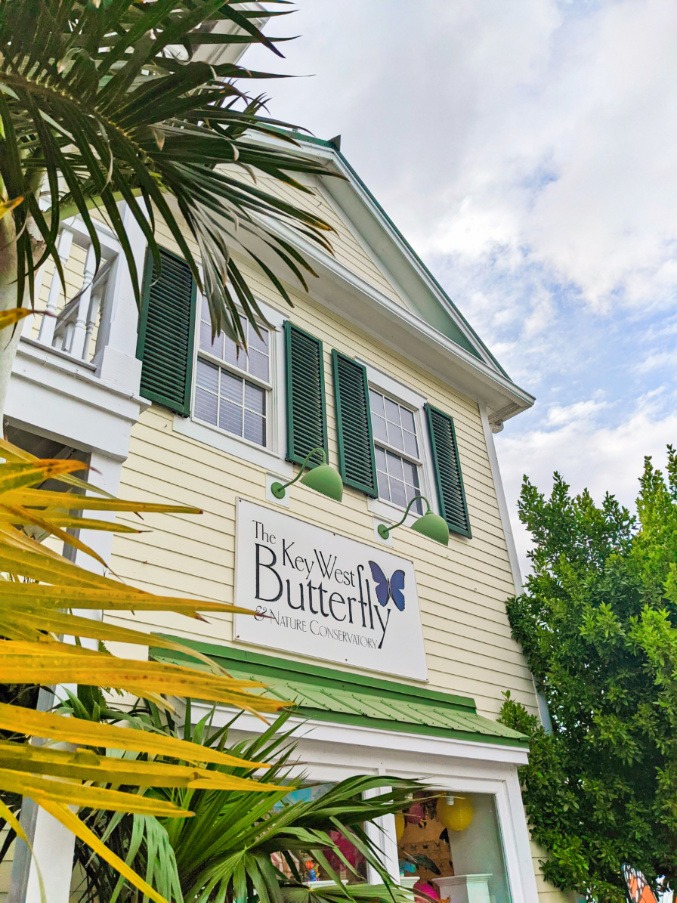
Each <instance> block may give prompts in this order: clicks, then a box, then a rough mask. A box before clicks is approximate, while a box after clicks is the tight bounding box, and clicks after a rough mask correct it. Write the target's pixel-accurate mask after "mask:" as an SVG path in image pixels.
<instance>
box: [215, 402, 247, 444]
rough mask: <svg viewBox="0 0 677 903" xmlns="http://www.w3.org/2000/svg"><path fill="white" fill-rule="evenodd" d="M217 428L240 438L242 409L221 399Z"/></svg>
mask: <svg viewBox="0 0 677 903" xmlns="http://www.w3.org/2000/svg"><path fill="white" fill-rule="evenodd" d="M219 426H220V427H221V429H222V430H227V431H228V432H229V433H233V434H234V435H235V436H241V435H242V408H241V407H239V406H238V405H235V404H231V402H229V401H225V400H224V399H223V398H222V399H221V404H220V405H219Z"/></svg>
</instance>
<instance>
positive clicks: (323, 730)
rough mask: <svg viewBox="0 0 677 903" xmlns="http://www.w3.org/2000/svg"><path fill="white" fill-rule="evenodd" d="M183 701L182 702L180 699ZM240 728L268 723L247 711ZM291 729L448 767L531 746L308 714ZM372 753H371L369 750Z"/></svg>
mask: <svg viewBox="0 0 677 903" xmlns="http://www.w3.org/2000/svg"><path fill="white" fill-rule="evenodd" d="M177 705H180V702H178V703H177ZM211 711H212V708H211V707H210V706H208V705H206V704H205V703H196V702H194V703H193V705H192V707H191V714H192V718H193V719H194V720H197V719H199V718H202V717H203V716H204V715H206V714H207V713H208V712H211ZM232 714H233V713H232V711H229V710H228V709H225V708H221V707H219V708H217V709H216V712H215V714H214V722H213V724H214V727H221V726H222V724H226V723H227V722H229V721H230V720H231V719H232ZM235 727H236V729H237V730H239V731H243V732H245V733H247V734H259V733H261V731H263V730H265V727H266V725H265V724H262V723H261V720H260V718H257V717H256V716H254V715H248V714H246V713H243V714H241V715H240V716H239V717H238V719H237V723H236V725H235ZM288 727H289V729H292V727H293V728H294V729H295V730H296V731H298V734H297V736H298V737H299V738H301V739H302V740H303V742H304V743H306V744H308V743H318V744H321V745H322V746H325V747H327V746H332V747H334V748H340V747H342V746H343V747H353V748H355V749H362V750H374V749H378V750H379V751H380V752H381V753H392V754H394V755H396V756H397V757H398V758H402V757H405V758H406V757H407V756H409V755H411V756H414V757H417V756H430V757H431V758H433V759H434V758H437V759H439V761H440V762H444V763H446V764H445V768H447V767H449V766H452V765H453V764H454V763H455V764H456V766H457V765H458V764H459V763H460V762H463V761H466V762H471V761H472V762H475V763H478V762H484V763H487V764H491V765H493V766H509V767H514V766H516V765H526V764H527V761H528V750H526V749H524V748H523V747H521V746H504V745H502V744H498V743H476V742H472V743H471V742H468V741H466V740H455V739H453V738H450V737H431V736H426V735H423V734H408V733H405V732H403V731H388V730H383V729H382V728H369V727H362V726H359V725H353V724H341V723H338V722H331V721H317V720H313V719H307V718H295V717H292V718H290V719H289V723H288ZM367 755H371V753H367Z"/></svg>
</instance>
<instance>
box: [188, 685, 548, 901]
mask: <svg viewBox="0 0 677 903" xmlns="http://www.w3.org/2000/svg"><path fill="white" fill-rule="evenodd" d="M208 710H209V707H208V706H206V705H204V704H195V703H194V704H193V706H192V716H193V718H194V719H195V720H197V719H199V718H200V717H202V716H203V715H204V714H206V712H207V711H208ZM229 718H230V715H229V714H228V713H227V712H226V711H225V710H218V711H217V713H216V716H215V719H214V726H215V727H217V726H220V725H221V724H224V723H225V722H226V720H228V719H229ZM292 725H294V726H296V728H297V737H298V744H297V757H298V758H297V764H296V765H295V768H294V771H293V773H294V772H295V773H296V774H297V775H301V774H303V775H304V776H305V777H306V778H307V779H308V780H311V781H321V782H325V781H338V780H341V779H343V778H346V777H351V776H353V775H358V774H383V775H396V776H398V777H403V778H413V779H416V780H421V781H423V782H424V783H425V784H426V785H427V786H429V787H432V788H433V789H435V790H440V791H443V792H444V791H449V792H455V793H463V792H465V793H478V794H487V795H491V796H493V797H494V798H495V802H496V811H497V815H498V822H499V831H500V835H501V839H502V841H503V855H504V859H505V866H506V871H507V875H508V883H509V886H510V892H511V894H512V899H513V901H514V903H538V893H537V889H536V880H535V877H534V872H533V863H532V859H531V849H530V844H529V832H528V829H527V824H526V817H525V814H524V807H523V805H522V798H521V794H520V790H519V780H518V777H517V767H518V766H519V765H524V764H525V763H526V761H527V751H526V750H525V749H523V748H519V747H512V746H502V745H497V744H496V745H495V744H491V743H470V742H467V741H463V740H453V739H449V738H445V737H431V736H419V735H413V734H406V733H401V732H399V731H387V730H376V729H372V728H368V727H359V726H354V725H344V724H336V723H331V722H321V721H312V720H311V721H304V720H302V719H299V718H292V719H291V721H290V722H289V725H288V726H289V727H291V726H292ZM263 729H264V727H263V726H262V725H261V722H260V720H259V719H258V718H256V717H254V716H253V715H247V714H244V715H241V716H240V717H239V718H238V720H237V722H236V724H235V726H234V729H232V730H231V733H230V736H231V738H232V739H233V740H236V739H239V738H240V737H244V736H247V735H252V734H258V733H260V732H261V731H262V730H263ZM383 828H384V829H385V830H386V831H390V832H392V835H393V836H391V837H390V848H389V847H388V845H387V844H384V846H385V847H386V849H389V855H390V858H392V843H393V840H394V830H395V823H394V819H392V820H389V821H386V820H384V824H383ZM387 861H388V860H387ZM388 865H389V868H392V863H391V862H388Z"/></svg>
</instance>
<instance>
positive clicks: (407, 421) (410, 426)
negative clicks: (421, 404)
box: [400, 408, 416, 433]
mask: <svg viewBox="0 0 677 903" xmlns="http://www.w3.org/2000/svg"><path fill="white" fill-rule="evenodd" d="M400 416H401V417H402V427H403V428H404V429H405V430H409V432H410V433H415V432H416V426H415V425H414V414H413V411H410V410H408V409H407V408H400Z"/></svg>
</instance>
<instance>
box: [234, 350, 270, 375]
mask: <svg viewBox="0 0 677 903" xmlns="http://www.w3.org/2000/svg"><path fill="white" fill-rule="evenodd" d="M241 361H242V363H241V366H243V367H244V366H245V364H246V369H247V372H248V373H251V375H252V376H257V377H258V378H259V379H265V380H266V382H267V381H268V378H269V377H268V357H267V356H266V355H265V354H261V352H260V351H255V350H254V349H253V348H250V349H249V357H248V358H241Z"/></svg>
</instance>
